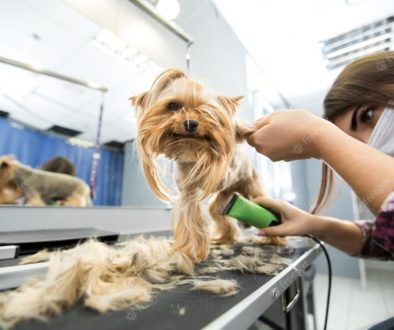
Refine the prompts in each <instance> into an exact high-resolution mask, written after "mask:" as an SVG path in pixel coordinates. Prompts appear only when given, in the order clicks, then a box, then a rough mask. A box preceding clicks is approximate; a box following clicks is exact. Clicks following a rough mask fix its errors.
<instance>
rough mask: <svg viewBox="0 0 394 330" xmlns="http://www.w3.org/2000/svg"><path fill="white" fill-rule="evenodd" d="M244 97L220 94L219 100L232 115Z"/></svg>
mask: <svg viewBox="0 0 394 330" xmlns="http://www.w3.org/2000/svg"><path fill="white" fill-rule="evenodd" d="M243 98H244V97H243V96H234V97H227V96H221V95H219V96H218V101H219V103H220V104H221V105H223V106H224V107H225V108H226V109H227V111H228V112H229V113H230V115H233V114H234V113H235V111H237V108H238V105H239V104H240V103H241V100H242V99H243Z"/></svg>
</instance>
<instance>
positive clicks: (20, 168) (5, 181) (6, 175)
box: [0, 156, 92, 207]
mask: <svg viewBox="0 0 394 330" xmlns="http://www.w3.org/2000/svg"><path fill="white" fill-rule="evenodd" d="M21 201H22V202H21ZM51 201H57V202H56V204H57V205H65V206H81V207H84V206H89V205H91V204H92V203H91V199H90V188H89V187H88V185H87V184H86V183H85V182H84V181H82V180H81V179H79V178H76V177H73V176H70V175H66V174H60V173H52V172H47V171H42V170H36V169H33V168H31V167H29V166H26V165H23V164H21V163H19V162H18V161H17V160H16V159H15V158H14V157H13V156H2V157H0V204H26V205H33V206H43V205H48V204H50V202H51Z"/></svg>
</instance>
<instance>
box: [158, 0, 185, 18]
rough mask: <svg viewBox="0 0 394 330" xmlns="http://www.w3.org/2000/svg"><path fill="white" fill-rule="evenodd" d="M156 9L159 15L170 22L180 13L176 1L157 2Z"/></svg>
mask: <svg viewBox="0 0 394 330" xmlns="http://www.w3.org/2000/svg"><path fill="white" fill-rule="evenodd" d="M156 8H157V11H158V12H159V13H160V15H162V16H163V17H164V18H165V19H168V20H170V21H171V20H173V19H175V18H176V17H177V16H178V14H179V11H180V6H179V2H178V0H159V2H158V4H157V7H156Z"/></svg>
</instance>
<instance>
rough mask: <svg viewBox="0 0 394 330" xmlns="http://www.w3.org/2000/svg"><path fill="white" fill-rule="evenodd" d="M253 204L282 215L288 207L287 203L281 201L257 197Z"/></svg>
mask: <svg viewBox="0 0 394 330" xmlns="http://www.w3.org/2000/svg"><path fill="white" fill-rule="evenodd" d="M253 203H256V204H259V205H261V206H263V207H267V208H269V209H271V210H272V211H275V212H277V213H281V212H282V211H284V208H285V207H286V202H284V201H282V200H280V199H273V198H270V197H257V198H255V199H253Z"/></svg>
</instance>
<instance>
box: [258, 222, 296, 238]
mask: <svg viewBox="0 0 394 330" xmlns="http://www.w3.org/2000/svg"><path fill="white" fill-rule="evenodd" d="M286 227H287V226H286V225H285V224H281V225H278V226H273V227H266V228H264V229H261V230H260V231H259V232H258V233H257V236H287V235H288V234H289V233H288V229H287V228H286Z"/></svg>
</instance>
